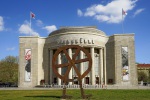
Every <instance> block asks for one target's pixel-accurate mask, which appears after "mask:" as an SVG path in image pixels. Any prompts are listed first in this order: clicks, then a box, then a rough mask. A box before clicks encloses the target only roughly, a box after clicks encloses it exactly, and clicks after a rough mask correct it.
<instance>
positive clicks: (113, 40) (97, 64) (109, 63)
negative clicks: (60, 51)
mask: <svg viewBox="0 0 150 100" xmlns="http://www.w3.org/2000/svg"><path fill="white" fill-rule="evenodd" d="M19 39H20V43H19V44H20V55H19V58H20V61H19V83H18V84H19V87H35V86H37V85H41V84H42V83H45V84H52V83H55V84H58V85H61V84H62V82H61V80H60V79H58V78H57V77H56V76H55V74H54V73H53V71H52V57H53V55H54V53H55V51H56V50H57V48H59V47H61V46H64V45H79V46H81V47H84V48H85V49H87V50H88V52H89V53H90V54H91V57H92V60H93V65H92V71H91V72H90V74H89V75H87V76H86V77H85V79H83V84H92V85H95V84H105V85H107V84H115V85H137V71H136V66H135V50H134V49H135V48H134V34H114V35H113V36H107V35H106V34H105V33H104V32H103V31H101V30H98V29H97V28H96V27H62V28H60V29H59V30H56V31H54V32H52V33H50V34H49V36H48V37H46V38H42V37H38V36H21V37H19ZM121 47H128V64H129V70H128V71H129V75H128V77H129V79H128V80H127V81H123V80H122V57H121ZM25 49H31V72H30V74H29V75H30V78H29V80H30V81H25V75H27V74H25V66H26V63H27V60H26V59H25V55H26V53H25ZM73 52H74V50H73V49H72V50H71V49H70V50H68V53H69V54H70V56H71V55H73ZM83 57H84V54H83V53H82V52H80V58H81V59H82V58H83ZM58 58H59V59H58V63H62V62H63V61H62V60H63V59H61V58H62V56H61V55H60V57H58ZM85 66H86V64H85V63H84V64H80V72H81V73H83V71H84V67H85ZM58 71H59V72H60V73H61V72H62V70H58ZM131 76H132V77H131ZM69 77H70V78H75V77H76V75H75V74H74V72H73V69H72V72H70V73H69ZM41 82H42V83H41ZM69 84H70V85H71V84H77V83H69Z"/></svg>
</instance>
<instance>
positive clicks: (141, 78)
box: [138, 71, 148, 82]
mask: <svg viewBox="0 0 150 100" xmlns="http://www.w3.org/2000/svg"><path fill="white" fill-rule="evenodd" d="M138 81H144V82H147V81H148V76H147V75H146V74H145V73H144V72H142V71H140V72H138Z"/></svg>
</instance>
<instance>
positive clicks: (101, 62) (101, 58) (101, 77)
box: [99, 48, 104, 84]
mask: <svg viewBox="0 0 150 100" xmlns="http://www.w3.org/2000/svg"><path fill="white" fill-rule="evenodd" d="M99 52H100V80H101V84H103V75H104V73H103V49H102V48H101V49H99Z"/></svg>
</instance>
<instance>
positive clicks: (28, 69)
mask: <svg viewBox="0 0 150 100" xmlns="http://www.w3.org/2000/svg"><path fill="white" fill-rule="evenodd" d="M25 60H26V63H25V81H26V82H30V81H31V49H25Z"/></svg>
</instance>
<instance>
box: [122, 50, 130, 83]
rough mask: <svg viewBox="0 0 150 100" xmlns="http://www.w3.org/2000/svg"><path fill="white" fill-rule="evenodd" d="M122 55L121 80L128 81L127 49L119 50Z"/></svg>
mask: <svg viewBox="0 0 150 100" xmlns="http://www.w3.org/2000/svg"><path fill="white" fill-rule="evenodd" d="M121 54H122V80H123V81H128V80H129V64H128V47H122V48H121Z"/></svg>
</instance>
